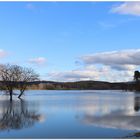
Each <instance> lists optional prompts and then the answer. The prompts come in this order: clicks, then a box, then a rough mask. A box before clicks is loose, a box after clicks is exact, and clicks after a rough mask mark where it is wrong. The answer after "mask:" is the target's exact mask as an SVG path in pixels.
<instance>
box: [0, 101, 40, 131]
mask: <svg viewBox="0 0 140 140" xmlns="http://www.w3.org/2000/svg"><path fill="white" fill-rule="evenodd" d="M2 104H3V105H2V109H1V113H0V130H7V129H21V128H24V127H26V128H27V127H31V126H33V125H34V123H35V122H37V121H39V119H40V117H41V115H40V114H37V113H36V111H35V110H33V109H30V108H29V106H28V103H27V102H26V101H23V100H20V101H18V102H17V101H12V102H11V101H3V102H2Z"/></svg>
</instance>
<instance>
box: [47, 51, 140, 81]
mask: <svg viewBox="0 0 140 140" xmlns="http://www.w3.org/2000/svg"><path fill="white" fill-rule="evenodd" d="M76 64H77V61H76ZM78 64H79V65H81V67H79V68H78V69H74V70H71V71H64V72H51V73H49V74H48V78H49V79H50V80H56V81H80V80H102V81H110V82H120V81H132V80H133V75H134V71H135V70H137V69H139V65H140V49H136V50H134V49H131V50H122V51H112V52H102V53H96V54H92V55H87V56H82V57H80V63H78Z"/></svg>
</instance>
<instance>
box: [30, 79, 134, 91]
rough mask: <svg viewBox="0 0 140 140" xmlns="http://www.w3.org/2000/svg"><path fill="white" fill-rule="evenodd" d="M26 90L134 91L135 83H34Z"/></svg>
mask: <svg viewBox="0 0 140 140" xmlns="http://www.w3.org/2000/svg"><path fill="white" fill-rule="evenodd" d="M28 89H40V90H135V82H118V83H110V82H101V81H77V82H53V81H35V82H30V83H28Z"/></svg>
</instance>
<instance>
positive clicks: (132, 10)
mask: <svg viewBox="0 0 140 140" xmlns="http://www.w3.org/2000/svg"><path fill="white" fill-rule="evenodd" d="M111 12H113V13H119V14H126V15H135V16H140V2H124V3H122V4H120V5H117V6H114V7H113V8H112V9H111Z"/></svg>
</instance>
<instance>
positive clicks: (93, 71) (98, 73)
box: [47, 65, 133, 82]
mask: <svg viewBox="0 0 140 140" xmlns="http://www.w3.org/2000/svg"><path fill="white" fill-rule="evenodd" d="M47 78H48V79H51V80H54V81H81V80H97V81H99V80H102V81H111V82H119V81H131V80H132V79H133V71H120V72H118V71H117V70H113V69H111V68H110V67H109V66H102V67H100V68H99V67H97V66H91V65H90V66H85V67H83V68H80V69H75V70H72V71H64V72H52V73H49V74H48V75H47Z"/></svg>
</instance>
